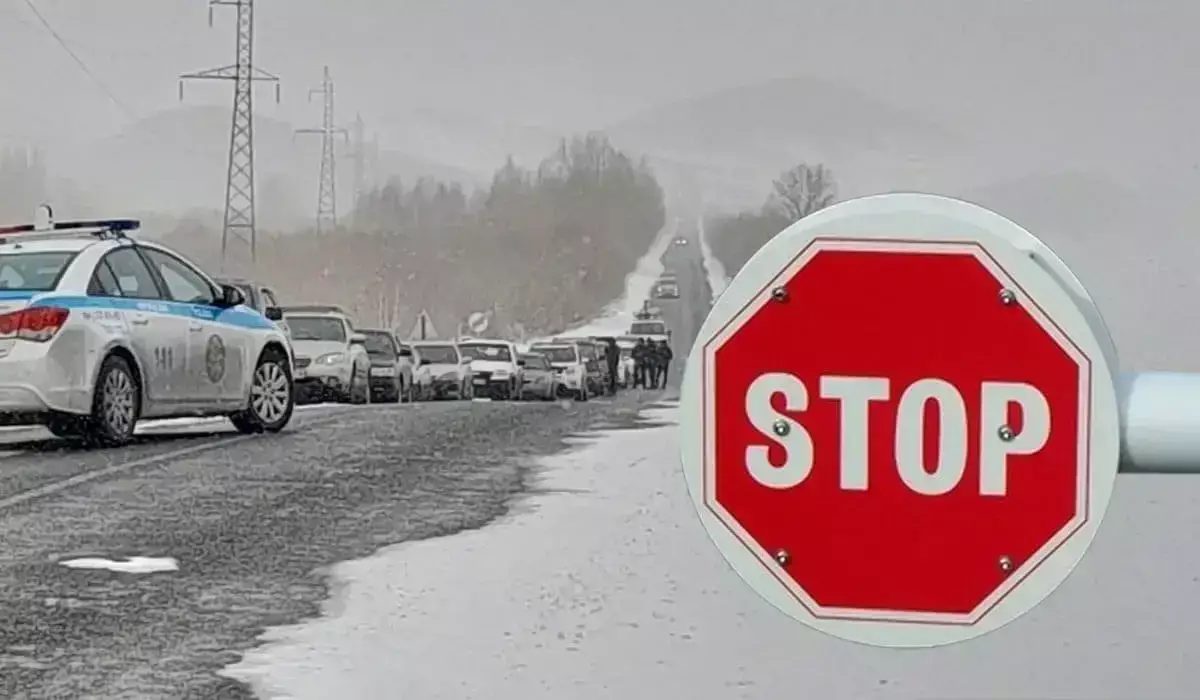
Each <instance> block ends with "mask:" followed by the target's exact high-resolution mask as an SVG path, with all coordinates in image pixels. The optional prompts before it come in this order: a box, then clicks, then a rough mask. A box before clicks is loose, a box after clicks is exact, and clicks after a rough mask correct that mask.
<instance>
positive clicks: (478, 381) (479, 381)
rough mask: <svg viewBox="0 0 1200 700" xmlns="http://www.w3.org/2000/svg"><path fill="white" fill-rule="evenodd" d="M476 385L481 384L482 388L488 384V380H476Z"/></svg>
mask: <svg viewBox="0 0 1200 700" xmlns="http://www.w3.org/2000/svg"><path fill="white" fill-rule="evenodd" d="M475 383H476V384H479V385H480V386H482V385H484V384H487V380H486V379H476V380H475Z"/></svg>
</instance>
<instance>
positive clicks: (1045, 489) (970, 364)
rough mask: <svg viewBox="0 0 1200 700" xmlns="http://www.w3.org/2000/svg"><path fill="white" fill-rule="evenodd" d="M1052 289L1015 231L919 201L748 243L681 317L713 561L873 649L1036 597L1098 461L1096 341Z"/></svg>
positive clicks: (1110, 384)
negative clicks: (687, 334) (687, 337)
mask: <svg viewBox="0 0 1200 700" xmlns="http://www.w3.org/2000/svg"><path fill="white" fill-rule="evenodd" d="M1074 284H1077V283H1075V282H1074V277H1073V276H1072V275H1071V273H1070V272H1069V271H1068V270H1067V269H1066V267H1065V266H1064V265H1063V264H1062V263H1061V261H1059V260H1058V258H1057V257H1055V256H1054V254H1053V253H1051V252H1049V250H1048V249H1046V248H1045V247H1044V246H1043V245H1042V244H1041V243H1040V242H1038V241H1037V240H1036V239H1035V238H1033V236H1031V235H1030V234H1029V233H1027V232H1025V231H1024V230H1023V229H1021V228H1020V227H1018V226H1017V225H1016V224H1014V223H1012V222H1010V221H1008V220H1007V219H1004V218H1003V217H1001V216H999V215H997V214H994V213H992V212H990V211H987V210H986V209H982V208H980V207H977V206H975V205H972V204H968V203H965V202H960V201H957V200H952V199H946V198H942V197H935V196H930V195H917V194H889V195H880V196H874V197H866V198H861V199H856V200H851V201H847V202H843V203H840V204H837V205H835V206H833V207H830V208H828V209H825V210H823V211H821V212H818V213H816V214H813V215H811V216H809V217H806V218H804V219H802V220H801V221H799V222H797V223H795V224H793V225H792V226H790V227H789V228H788V229H786V230H785V231H783V232H782V233H780V234H779V235H778V236H776V237H775V238H774V239H772V240H771V242H769V243H768V244H767V245H766V246H765V247H764V248H763V249H762V250H761V251H759V252H758V254H757V255H755V256H754V257H753V258H752V259H751V260H750V261H749V262H748V263H747V264H746V265H745V267H744V268H743V269H742V271H741V272H739V273H738V275H737V277H736V278H735V279H734V280H733V281H732V283H731V284H730V285H729V287H728V288H727V290H726V291H725V293H724V294H723V295H722V296H721V298H720V299H719V300H718V301H717V303H716V305H715V307H714V308H713V310H712V312H711V314H710V316H709V318H708V320H707V321H706V323H705V324H704V327H703V329H702V330H701V332H700V336H699V338H698V340H697V342H696V344H695V347H694V348H693V350H692V354H691V357H690V358H689V361H688V364H687V371H686V372H687V374H686V378H685V382H684V397H683V400H682V401H681V406H682V407H683V411H684V413H683V423H682V431H681V434H682V435H683V436H684V444H683V447H682V457H683V464H684V472H685V475H686V476H687V480H688V487H689V490H690V491H691V494H692V497H693V501H694V503H695V505H696V508H697V510H698V512H699V514H700V517H701V521H702V522H703V524H704V526H705V528H706V529H707V531H708V533H709V535H710V537H711V538H712V540H713V541H714V543H715V544H716V545H717V547H718V548H719V549H720V551H721V553H722V554H723V555H724V557H725V558H726V560H728V562H729V563H730V564H731V565H732V567H733V568H734V569H735V570H736V571H737V572H738V574H740V575H741V577H742V578H743V579H744V580H745V581H746V582H747V583H748V584H749V585H750V586H751V587H752V588H753V589H754V590H756V591H757V592H758V593H759V594H760V595H762V596H763V597H765V598H766V599H768V600H769V601H770V602H772V603H773V604H774V605H775V606H777V607H779V608H780V609H782V610H783V611H785V612H786V613H788V614H789V615H791V616H792V617H794V618H796V619H798V620H800V621H802V622H804V623H806V624H808V625H810V626H812V627H814V628H816V629H818V630H821V631H823V632H827V633H829V634H832V635H835V636H838V637H842V638H845V639H849V640H853V641H858V642H862V643H866V644H872V645H877V646H888V647H921V646H936V645H941V644H948V643H953V642H959V641H963V640H966V639H970V638H972V637H976V636H978V635H980V634H983V633H985V632H988V631H990V630H994V629H996V628H998V627H1000V626H1002V625H1004V624H1007V623H1008V622H1011V621H1012V620H1014V619H1016V618H1017V617H1019V616H1020V615H1022V614H1024V613H1025V612H1026V611H1028V610H1030V609H1031V608H1033V607H1034V606H1035V605H1037V604H1038V603H1039V602H1041V601H1042V600H1043V599H1044V598H1045V597H1046V596H1047V595H1049V594H1050V592H1051V591H1053V590H1054V589H1055V588H1056V587H1058V585H1059V584H1061V583H1062V582H1063V580H1064V579H1065V578H1066V577H1067V576H1068V574H1069V573H1070V572H1071V570H1072V569H1073V568H1074V567H1075V565H1076V564H1077V563H1078V562H1079V560H1080V558H1081V557H1082V556H1083V554H1084V552H1085V551H1086V549H1087V547H1088V546H1089V544H1090V543H1091V541H1092V539H1093V537H1094V536H1095V534H1096V530H1097V528H1098V526H1099V524H1100V521H1101V519H1102V517H1103V515H1104V512H1105V509H1106V508H1107V506H1108V502H1109V497H1110V495H1111V493H1112V489H1113V486H1114V484H1115V480H1116V474H1117V467H1118V461H1119V454H1120V445H1119V431H1118V420H1119V418H1118V413H1117V411H1118V406H1117V398H1116V389H1115V388H1114V379H1113V374H1112V372H1113V369H1114V366H1115V352H1114V351H1113V350H1112V342H1111V339H1110V338H1109V336H1108V334H1107V331H1106V330H1105V329H1104V328H1103V324H1102V322H1100V321H1099V316H1098V314H1096V313H1095V310H1094V307H1092V306H1091V305H1090V300H1087V299H1086V293H1084V294H1083V296H1082V297H1080V296H1079V291H1080V290H1076V289H1075V288H1074ZM1081 299H1082V300H1083V301H1081Z"/></svg>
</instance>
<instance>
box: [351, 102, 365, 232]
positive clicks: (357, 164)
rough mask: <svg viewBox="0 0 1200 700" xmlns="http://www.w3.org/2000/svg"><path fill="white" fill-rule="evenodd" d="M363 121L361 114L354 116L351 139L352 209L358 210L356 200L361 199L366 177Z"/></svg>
mask: <svg viewBox="0 0 1200 700" xmlns="http://www.w3.org/2000/svg"><path fill="white" fill-rule="evenodd" d="M363 131H364V130H363V119H362V115H361V114H356V115H354V135H353V136H352V137H351V141H352V144H353V145H352V146H351V148H352V149H353V151H352V152H351V154H350V157H351V158H352V159H353V160H354V209H355V210H356V211H357V210H358V200H359V198H360V197H362V194H363V188H364V187H365V186H366V177H367V143H366V137H365V136H364V134H363Z"/></svg>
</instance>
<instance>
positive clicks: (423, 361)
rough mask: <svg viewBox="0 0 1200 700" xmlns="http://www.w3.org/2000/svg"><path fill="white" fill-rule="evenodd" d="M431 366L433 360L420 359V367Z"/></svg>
mask: <svg viewBox="0 0 1200 700" xmlns="http://www.w3.org/2000/svg"><path fill="white" fill-rule="evenodd" d="M432 364H433V360H426V359H425V358H421V362H420V365H421V366H422V367H424V366H425V365H432Z"/></svg>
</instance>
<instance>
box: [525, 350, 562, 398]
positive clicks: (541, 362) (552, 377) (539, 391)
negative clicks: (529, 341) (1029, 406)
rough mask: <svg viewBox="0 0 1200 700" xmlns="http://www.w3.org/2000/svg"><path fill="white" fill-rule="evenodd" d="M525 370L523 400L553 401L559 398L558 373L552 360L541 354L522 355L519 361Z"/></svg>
mask: <svg viewBox="0 0 1200 700" xmlns="http://www.w3.org/2000/svg"><path fill="white" fill-rule="evenodd" d="M519 361H520V363H521V368H522V369H523V370H524V372H523V374H522V376H521V382H522V386H521V398H522V399H524V398H536V399H542V400H543V401H553V400H554V399H555V398H556V397H557V396H558V387H559V382H558V372H557V371H556V370H555V368H554V366H553V365H551V364H550V359H549V358H548V357H546V356H545V355H543V354H542V353H540V352H529V353H526V354H524V355H521V359H520V360H519Z"/></svg>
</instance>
